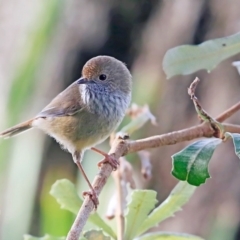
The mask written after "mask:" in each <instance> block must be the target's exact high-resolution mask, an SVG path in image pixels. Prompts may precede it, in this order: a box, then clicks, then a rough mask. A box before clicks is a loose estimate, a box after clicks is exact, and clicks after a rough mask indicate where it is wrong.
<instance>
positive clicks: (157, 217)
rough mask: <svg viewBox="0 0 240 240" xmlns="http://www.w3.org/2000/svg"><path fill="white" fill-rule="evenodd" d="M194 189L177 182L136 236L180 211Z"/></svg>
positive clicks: (185, 183) (184, 183) (186, 184)
mask: <svg viewBox="0 0 240 240" xmlns="http://www.w3.org/2000/svg"><path fill="white" fill-rule="evenodd" d="M195 189H196V187H194V186H192V185H189V184H188V183H187V182H179V183H178V184H177V185H176V186H175V188H174V189H173V190H172V191H171V193H170V195H169V196H168V197H167V199H166V200H165V201H164V202H162V204H161V205H160V206H158V207H157V208H155V209H154V210H153V212H152V213H151V214H150V215H149V216H148V217H147V218H146V219H145V220H144V222H143V223H142V224H141V225H140V226H139V228H138V235H140V234H142V233H144V232H145V231H147V230H148V229H150V228H152V227H154V226H156V225H158V224H159V223H160V222H162V221H163V220H165V219H166V218H169V217H171V216H174V213H175V212H177V211H180V210H181V207H182V206H183V205H184V204H185V203H186V202H187V201H188V200H189V198H190V197H191V196H192V195H193V193H194V191H195Z"/></svg>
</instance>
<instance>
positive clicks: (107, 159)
mask: <svg viewBox="0 0 240 240" xmlns="http://www.w3.org/2000/svg"><path fill="white" fill-rule="evenodd" d="M91 150H93V151H95V152H97V153H99V154H101V155H103V156H104V159H103V160H102V161H100V162H98V167H101V166H102V164H104V163H109V164H110V165H111V166H112V168H113V170H114V171H115V170H116V169H117V167H118V166H119V161H118V159H116V158H114V157H113V156H111V155H109V154H107V153H105V152H103V151H101V150H99V149H97V148H94V147H92V148H91Z"/></svg>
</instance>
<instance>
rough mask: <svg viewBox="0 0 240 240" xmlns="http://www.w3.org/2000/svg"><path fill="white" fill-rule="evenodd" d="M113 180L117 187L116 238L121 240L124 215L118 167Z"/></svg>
mask: <svg viewBox="0 0 240 240" xmlns="http://www.w3.org/2000/svg"><path fill="white" fill-rule="evenodd" d="M115 176H116V177H115V182H116V187H117V208H116V222H117V239H118V240H123V234H124V217H123V206H122V199H123V189H122V184H121V173H120V168H118V170H117V171H116V174H115Z"/></svg>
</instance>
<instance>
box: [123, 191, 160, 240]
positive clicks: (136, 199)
mask: <svg viewBox="0 0 240 240" xmlns="http://www.w3.org/2000/svg"><path fill="white" fill-rule="evenodd" d="M156 195H157V193H156V192H155V191H152V190H135V191H133V192H132V198H131V201H130V202H129V203H128V207H127V214H126V218H125V219H126V224H125V229H126V231H125V237H124V239H125V240H132V239H133V238H134V237H135V236H136V234H137V232H138V231H139V226H140V225H141V223H142V222H143V221H144V220H145V219H146V218H147V215H148V213H149V212H150V211H151V210H152V209H153V208H154V206H155V204H156V203H157V200H156Z"/></svg>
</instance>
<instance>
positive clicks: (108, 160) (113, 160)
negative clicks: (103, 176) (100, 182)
mask: <svg viewBox="0 0 240 240" xmlns="http://www.w3.org/2000/svg"><path fill="white" fill-rule="evenodd" d="M104 163H109V164H110V165H111V166H112V168H113V171H116V170H117V168H118V166H119V164H120V163H119V161H118V159H116V158H115V157H113V156H111V155H107V156H105V158H104V159H103V160H102V161H100V162H98V167H101V166H102V164H104Z"/></svg>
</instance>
